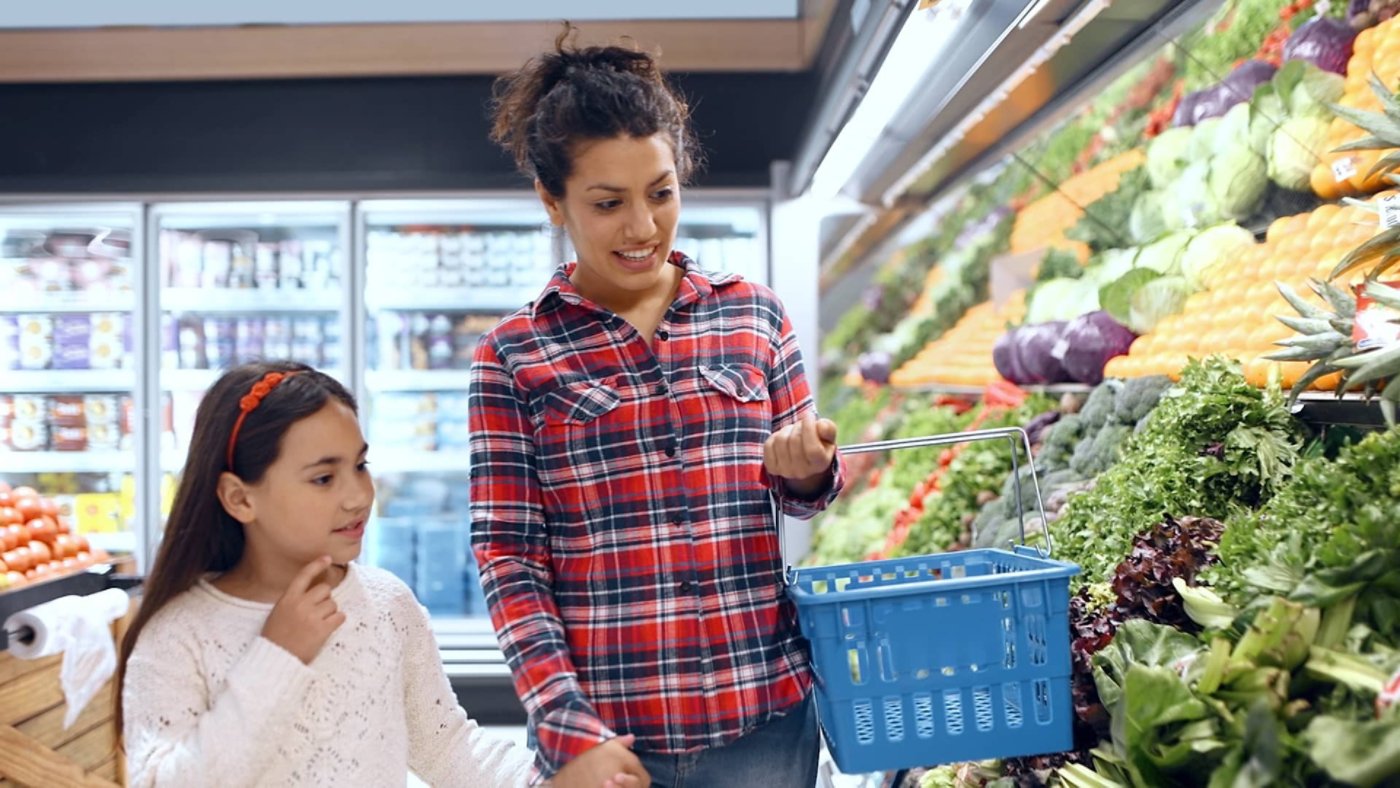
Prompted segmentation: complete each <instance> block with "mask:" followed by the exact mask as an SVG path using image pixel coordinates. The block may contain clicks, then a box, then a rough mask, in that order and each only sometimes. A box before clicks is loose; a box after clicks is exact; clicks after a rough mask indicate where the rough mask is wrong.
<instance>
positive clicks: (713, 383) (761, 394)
mask: <svg viewBox="0 0 1400 788" xmlns="http://www.w3.org/2000/svg"><path fill="white" fill-rule="evenodd" d="M700 377H701V378H702V379H703V380H704V382H705V383H706V384H707V385H708V386H709V387H710V388H711V389H714V390H716V391H719V392H720V393H722V394H724V395H725V396H727V397H729V398H730V399H732V400H737V401H739V402H744V403H750V402H767V401H768V381H767V379H766V378H765V377H764V375H763V371H762V370H760V369H759V368H758V367H755V366H754V365H752V364H705V365H703V366H701V367H700Z"/></svg>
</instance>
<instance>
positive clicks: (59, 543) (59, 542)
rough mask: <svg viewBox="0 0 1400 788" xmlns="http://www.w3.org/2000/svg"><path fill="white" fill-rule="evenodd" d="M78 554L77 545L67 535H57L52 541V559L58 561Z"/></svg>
mask: <svg viewBox="0 0 1400 788" xmlns="http://www.w3.org/2000/svg"><path fill="white" fill-rule="evenodd" d="M77 554H78V545H77V543H75V542H74V541H73V537H71V536H69V535H68V534H59V535H58V536H57V537H55V538H54V540H53V557H54V558H57V559H59V560H63V559H64V558H72V557H73V556H75V555H77Z"/></svg>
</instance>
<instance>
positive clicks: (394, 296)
mask: <svg viewBox="0 0 1400 788" xmlns="http://www.w3.org/2000/svg"><path fill="white" fill-rule="evenodd" d="M360 207H361V210H360V212H359V221H358V226H357V232H358V234H359V238H360V239H361V244H360V247H361V248H362V249H363V254H364V261H365V269H364V270H365V277H364V298H363V300H362V302H361V303H362V305H363V310H364V311H363V315H362V316H361V317H360V318H358V319H357V323H358V324H359V325H361V326H362V327H363V336H364V342H363V344H362V350H363V353H362V354H361V356H360V359H361V363H362V368H361V375H360V380H361V386H360V388H361V390H362V391H363V399H362V412H363V414H364V423H365V429H366V434H367V438H368V440H369V443H370V447H371V448H370V460H371V462H370V468H371V469H372V471H373V472H374V474H375V483H376V487H377V504H376V507H375V508H376V511H375V517H374V520H373V521H372V522H371V524H370V528H369V530H368V532H367V536H366V544H365V560H366V561H368V562H370V563H372V564H374V565H377V566H379V567H382V568H384V569H387V570H389V571H391V572H393V573H395V574H397V575H398V576H399V577H400V578H401V579H403V580H404V582H406V583H408V584H409V586H411V587H412V588H413V589H414V592H415V593H416V594H417V595H418V599H419V601H420V602H421V603H422V604H423V605H424V606H425V607H427V608H428V610H429V612H430V613H431V614H432V615H433V622H434V630H435V632H436V634H437V637H438V641H439V643H440V644H441V645H442V648H443V654H444V662H445V663H446V667H447V668H448V672H449V674H451V675H453V676H454V678H458V679H471V678H482V677H500V676H503V675H506V674H505V672H504V668H505V666H504V663H503V658H502V656H501V654H500V650H499V647H498V645H497V642H496V639H495V635H494V632H493V630H492V628H491V624H490V621H489V620H488V619H487V618H486V617H485V616H486V605H485V600H484V598H483V595H482V592H481V584H480V580H479V579H478V575H477V571H476V562H475V561H474V560H473V559H472V556H471V550H470V544H469V543H470V530H471V524H470V516H469V511H468V489H469V476H468V475H469V463H468V454H467V437H468V427H467V380H468V370H469V368H470V366H471V361H472V354H473V351H474V350H475V348H476V345H477V342H478V340H479V339H480V338H481V336H482V335H483V334H485V333H486V332H487V331H489V330H490V329H491V328H492V327H493V326H495V324H496V323H497V322H499V321H500V319H501V318H502V317H504V316H505V315H506V314H508V313H510V312H512V311H514V310H515V309H518V308H519V307H520V306H522V305H523V304H525V303H527V302H529V301H530V300H532V299H533V298H534V297H535V296H536V295H537V294H538V293H539V291H540V290H541V288H543V287H544V285H545V284H546V283H547V282H548V280H549V277H550V275H551V274H552V272H553V270H554V269H555V267H556V266H557V265H558V263H559V260H560V255H561V243H560V242H559V240H557V239H556V237H555V234H553V233H551V232H550V231H549V229H548V227H547V225H545V224H544V222H543V219H544V213H543V210H542V209H541V208H540V206H539V203H538V201H536V200H534V199H529V198H522V197H520V196H518V195H511V196H503V197H501V198H497V199H479V200H458V201H442V200H384V201H369V202H365V203H363V204H361V206H360Z"/></svg>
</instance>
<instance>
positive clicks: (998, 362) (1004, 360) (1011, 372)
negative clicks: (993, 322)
mask: <svg viewBox="0 0 1400 788" xmlns="http://www.w3.org/2000/svg"><path fill="white" fill-rule="evenodd" d="M1016 331H1017V329H1014V328H1012V329H1009V330H1007V332H1006V333H1004V334H1002V335H1001V336H999V337H997V342H996V344H995V345H992V365H993V366H995V367H996V368H997V374H999V375H1001V376H1002V377H1004V378H1006V379H1007V380H1009V381H1011V382H1012V383H1016V384H1018V385H1019V384H1020V383H1021V381H1024V380H1025V379H1026V371H1025V370H1024V369H1022V368H1021V358H1020V354H1018V353H1017V352H1016Z"/></svg>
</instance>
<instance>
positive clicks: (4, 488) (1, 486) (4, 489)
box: [0, 482, 14, 495]
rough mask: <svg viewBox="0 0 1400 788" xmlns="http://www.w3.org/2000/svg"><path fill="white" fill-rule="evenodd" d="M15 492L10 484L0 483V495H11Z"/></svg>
mask: <svg viewBox="0 0 1400 788" xmlns="http://www.w3.org/2000/svg"><path fill="white" fill-rule="evenodd" d="M13 490H14V488H13V487H11V486H10V485H9V484H7V483H5V482H0V495H9V494H10V493H11V492H12V491H13Z"/></svg>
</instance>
